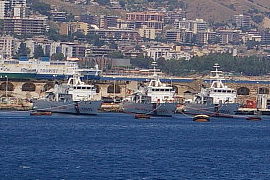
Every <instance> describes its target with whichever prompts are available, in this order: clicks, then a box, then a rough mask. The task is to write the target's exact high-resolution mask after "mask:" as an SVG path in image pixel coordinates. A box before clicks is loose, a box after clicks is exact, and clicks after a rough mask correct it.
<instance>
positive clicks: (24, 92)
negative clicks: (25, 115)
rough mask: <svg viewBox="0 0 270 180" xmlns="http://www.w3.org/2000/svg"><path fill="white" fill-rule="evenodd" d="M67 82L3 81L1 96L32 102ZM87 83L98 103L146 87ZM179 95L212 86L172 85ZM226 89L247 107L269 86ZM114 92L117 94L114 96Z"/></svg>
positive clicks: (244, 85)
mask: <svg viewBox="0 0 270 180" xmlns="http://www.w3.org/2000/svg"><path fill="white" fill-rule="evenodd" d="M63 82H64V81H60V82H59V81H58V82H56V81H49V80H43V81H36V80H34V81H33V80H32V81H31V80H9V81H5V80H4V79H2V80H0V96H1V97H5V96H6V95H7V96H9V97H14V98H20V99H33V98H41V97H43V96H44V94H45V92H46V91H47V90H49V89H50V88H52V87H53V86H54V84H55V83H63ZM86 83H92V84H94V85H95V86H96V87H97V89H98V91H97V92H98V93H97V97H96V98H97V99H100V98H101V97H106V98H114V97H117V98H124V97H127V96H128V95H131V94H132V93H133V92H134V91H135V90H136V89H137V87H138V86H141V85H146V84H147V82H144V81H123V80H121V81H120V80H114V81H110V80H109V81H108V80H107V81H88V82H86ZM171 84H172V85H173V86H174V88H175V89H176V92H177V94H176V95H177V98H178V99H179V100H183V99H184V98H187V97H188V96H189V95H192V94H193V95H194V94H195V93H197V92H199V91H200V88H201V87H202V86H210V84H209V83H207V82H204V81H203V80H200V79H198V80H193V81H190V82H171ZM226 85H227V86H229V87H231V88H233V89H235V90H237V93H238V98H237V101H238V102H239V103H241V104H245V103H246V101H247V100H253V101H256V97H257V94H258V92H259V93H261V94H269V90H270V83H269V84H268V83H265V84H264V83H257V82H254V83H242V82H241V83H239V82H238V83H226ZM114 90H115V92H114Z"/></svg>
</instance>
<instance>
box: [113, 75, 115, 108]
mask: <svg viewBox="0 0 270 180" xmlns="http://www.w3.org/2000/svg"><path fill="white" fill-rule="evenodd" d="M113 102H114V103H115V77H113Z"/></svg>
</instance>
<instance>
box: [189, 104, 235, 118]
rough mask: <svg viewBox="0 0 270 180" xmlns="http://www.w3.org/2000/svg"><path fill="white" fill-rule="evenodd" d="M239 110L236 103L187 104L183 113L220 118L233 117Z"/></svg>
mask: <svg viewBox="0 0 270 180" xmlns="http://www.w3.org/2000/svg"><path fill="white" fill-rule="evenodd" d="M238 108H239V104H237V103H227V104H221V105H216V104H195V103H187V104H185V107H184V113H186V114H192V115H200V114H205V115H209V116H220V117H233V115H235V114H236V112H237V110H238Z"/></svg>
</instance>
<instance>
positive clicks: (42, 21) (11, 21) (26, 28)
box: [4, 16, 47, 35]
mask: <svg viewBox="0 0 270 180" xmlns="http://www.w3.org/2000/svg"><path fill="white" fill-rule="evenodd" d="M46 30H47V17H46V16H31V17H27V18H16V17H12V18H5V19H4V32H6V33H8V34H17V35H43V34H44V33H45V32H46Z"/></svg>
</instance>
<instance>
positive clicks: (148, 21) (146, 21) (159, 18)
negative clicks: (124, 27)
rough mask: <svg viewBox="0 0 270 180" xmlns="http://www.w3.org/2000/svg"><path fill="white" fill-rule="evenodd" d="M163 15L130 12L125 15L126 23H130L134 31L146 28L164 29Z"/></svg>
mask: <svg viewBox="0 0 270 180" xmlns="http://www.w3.org/2000/svg"><path fill="white" fill-rule="evenodd" d="M164 16H165V15H164V14H163V13H159V12H130V13H127V14H126V21H127V22H132V23H133V24H134V28H135V29H139V28H142V26H143V25H145V26H147V27H148V28H154V29H157V30H162V29H163V27H164Z"/></svg>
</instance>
